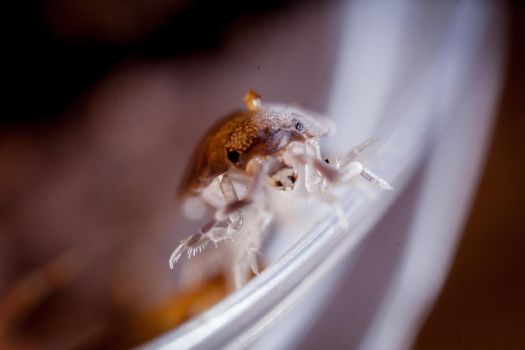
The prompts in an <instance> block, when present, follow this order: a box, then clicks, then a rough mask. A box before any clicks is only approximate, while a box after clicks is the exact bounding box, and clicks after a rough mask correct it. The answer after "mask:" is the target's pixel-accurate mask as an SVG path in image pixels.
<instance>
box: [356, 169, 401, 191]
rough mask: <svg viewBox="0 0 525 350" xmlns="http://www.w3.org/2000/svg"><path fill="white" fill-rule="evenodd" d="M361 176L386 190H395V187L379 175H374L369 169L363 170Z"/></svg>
mask: <svg viewBox="0 0 525 350" xmlns="http://www.w3.org/2000/svg"><path fill="white" fill-rule="evenodd" d="M361 176H362V177H364V178H365V179H366V180H368V181H370V182H371V183H373V184H376V185H378V186H379V187H381V188H383V189H385V190H393V189H394V187H392V186H390V184H389V183H388V182H386V180H384V179H383V178H381V177H380V176H379V175H376V174H374V173H373V172H372V171H371V170H369V169H367V168H363V170H361Z"/></svg>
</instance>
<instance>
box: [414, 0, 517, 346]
mask: <svg viewBox="0 0 525 350" xmlns="http://www.w3.org/2000/svg"><path fill="white" fill-rule="evenodd" d="M509 15H510V23H509V28H508V30H509V32H508V35H509V36H510V51H509V56H508V65H507V72H506V79H505V83H504V88H503V94H502V97H501V101H500V103H499V107H498V109H497V112H496V113H497V118H496V124H495V128H494V134H493V138H492V142H491V145H490V149H489V152H488V158H487V162H486V164H485V166H484V173H483V176H482V179H481V183H480V186H479V189H478V191H477V194H476V196H475V201H474V205H473V207H472V210H471V213H470V216H469V218H468V221H467V224H466V227H465V230H464V233H463V238H462V239H461V242H460V245H459V248H458V251H457V254H456V257H455V259H454V263H453V266H452V269H451V271H450V274H449V276H448V278H447V281H446V284H445V286H444V288H443V291H442V292H441V295H440V296H439V299H438V301H437V303H436V305H435V306H434V309H433V310H432V312H431V314H430V316H429V317H428V319H427V321H426V322H425V324H424V326H423V329H422V330H421V332H420V334H419V337H418V339H417V342H416V344H415V348H416V349H524V348H525V258H524V256H525V250H524V249H525V183H524V181H523V179H524V178H525V93H524V92H525V6H524V5H523V3H522V2H519V1H514V2H512V3H511V4H510V6H509Z"/></svg>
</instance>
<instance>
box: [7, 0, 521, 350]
mask: <svg viewBox="0 0 525 350" xmlns="http://www.w3.org/2000/svg"><path fill="white" fill-rule="evenodd" d="M310 3H313V4H315V2H313V1H312V2H310ZM295 4H296V2H295V1H291V0H290V1H286V0H273V1H263V0H257V1H230V2H221V1H212V0H196V1H191V0H155V1H147V0H133V1H124V0H94V1H93V0H91V1H90V0H71V1H67V0H45V1H27V2H10V3H9V5H4V6H6V8H5V9H4V16H5V17H6V20H5V23H4V27H5V28H6V29H5V31H4V33H5V34H4V35H5V37H6V39H5V41H4V42H3V43H2V51H3V53H4V59H5V60H6V62H5V63H4V64H3V72H2V82H3V84H4V86H5V88H4V91H5V92H4V97H3V99H2V101H3V103H4V108H3V113H2V116H3V118H2V122H1V124H0V296H2V295H4V296H3V297H1V298H4V299H3V303H2V299H0V325H2V322H3V321H4V322H7V321H6V320H7V319H8V318H9V317H12V314H13V313H14V314H16V317H15V318H21V319H23V315H24V313H26V312H28V311H27V310H22V311H20V310H17V311H13V310H11V309H10V306H12V303H10V304H9V303H8V301H9V300H7V301H6V299H5V298H7V297H9V292H11V293H12V292H13V284H15V281H19V279H20V277H21V276H27V275H28V274H29V275H30V274H31V273H32V272H34V271H35V269H38V267H39V266H42V264H48V262H49V261H50V260H51V261H52V263H51V264H55V263H56V265H57V266H58V268H55V267H54V266H55V265H52V266H51V271H52V275H53V276H55V279H54V280H53V281H54V283H56V285H57V286H61V285H63V284H66V283H67V281H68V280H69V279H73V278H75V276H76V272H75V269H78V270H82V264H83V263H82V258H79V257H78V256H77V255H75V254H76V252H73V253H71V252H70V251H69V250H68V249H69V248H68V247H70V246H74V245H75V243H78V242H77V241H76V240H75V239H74V238H72V237H68V236H67V235H68V232H77V233H78V235H79V236H80V235H91V232H94V231H97V229H98V228H97V226H96V225H94V226H89V225H90V224H89V223H92V222H97V220H98V221H101V220H102V219H103V220H105V222H106V223H107V222H109V223H110V224H111V223H113V224H114V225H115V229H114V230H113V231H111V232H113V233H114V236H115V237H128V235H129V237H139V235H138V234H136V235H135V236H133V235H132V234H130V233H129V232H128V231H126V230H122V228H118V229H117V228H116V224H115V222H116V221H118V220H129V225H128V227H127V228H126V229H128V230H129V231H133V232H135V231H143V229H144V227H151V226H154V225H155V223H154V222H151V221H152V219H150V218H146V217H140V215H145V214H143V213H144V212H154V211H155V210H157V209H158V208H159V207H158V206H157V204H156V202H155V201H154V200H153V198H155V196H156V193H155V192H152V193H148V195H144V193H147V189H145V188H144V187H145V185H144V183H145V181H144V179H148V181H157V180H158V179H156V178H154V177H153V180H152V177H148V176H147V175H145V173H144V174H143V173H140V172H139V171H138V170H137V168H139V167H141V166H140V165H137V164H141V163H140V162H141V161H143V160H144V159H146V158H151V157H155V156H156V155H153V154H149V153H147V152H146V151H145V152H146V153H144V154H141V155H140V156H141V157H143V159H142V158H140V157H139V158H138V159H135V158H133V159H131V158H129V159H128V158H126V156H129V155H128V154H125V153H119V154H103V153H104V152H102V151H101V149H103V147H104V146H107V145H108V143H107V142H114V143H112V144H111V145H113V146H115V147H116V149H117V151H116V152H118V151H119V149H118V148H119V147H122V148H124V146H123V145H126V143H125V142H124V141H121V140H115V139H114V138H112V135H113V134H111V133H109V134H105V133H104V132H102V131H100V130H101V129H103V126H107V125H109V126H110V127H114V128H116V129H118V128H119V124H118V123H119V119H118V118H116V119H114V120H113V119H107V120H106V119H105V118H104V116H103V115H101V114H97V111H99V110H102V111H104V110H105V109H104V108H106V107H107V106H106V105H104V106H106V107H104V108H102V107H100V106H99V105H97V103H94V102H93V101H95V102H97V101H98V103H100V99H101V97H100V91H102V92H103V93H104V94H105V97H104V98H106V99H107V101H110V103H112V102H115V101H119V100H121V99H123V100H124V101H126V94H122V95H124V96H123V97H122V96H121V95H119V94H114V93H113V91H114V90H115V89H112V88H113V87H115V86H116V87H117V89H116V90H118V88H119V87H121V86H122V84H123V85H125V84H126V81H127V80H126V79H128V78H125V79H124V81H123V82H122V81H120V80H118V79H117V80H116V82H115V80H114V76H113V75H112V74H113V73H114V71H115V70H117V71H119V72H120V73H119V74H121V75H123V76H127V74H128V73H129V76H130V78H129V79H136V80H135V83H136V84H141V83H144V86H146V88H145V89H147V86H148V85H147V84H148V83H149V81H145V82H144V81H143V80H141V79H142V78H140V77H139V78H136V76H135V75H134V74H135V73H134V71H133V70H132V69H128V67H134V66H135V65H137V64H138V63H140V65H148V64H159V63H160V64H162V62H163V61H164V60H165V59H167V58H169V59H172V60H174V61H175V62H177V63H178V64H185V63H188V62H190V61H191V60H194V59H196V58H197V59H199V57H201V56H199V55H205V54H206V53H210V52H215V53H216V52H220V51H221V43H222V42H223V40H224V38H225V37H227V36H228V35H230V34H231V33H233V32H235V31H243V30H247V29H246V28H250V25H251V23H254V22H257V21H261V20H264V18H265V16H271V15H272V14H275V13H277V12H279V11H283V10H285V9H286V8H288V7H290V6H294V5H295ZM313 6H315V5H313ZM508 15H509V19H510V21H509V28H508V29H509V30H508V35H509V38H510V46H509V54H508V66H507V73H506V79H505V83H504V90H503V95H502V98H501V102H500V105H499V108H498V109H497V117H496V119H495V120H496V122H495V126H494V135H493V139H492V143H491V146H490V149H489V152H488V159H487V163H486V165H485V167H484V174H483V177H482V180H481V183H480V187H479V190H478V192H477V194H476V197H475V202H474V205H473V208H472V212H471V214H470V216H469V219H468V222H467V225H466V228H465V232H464V234H463V238H462V239H461V243H460V245H459V249H458V252H457V255H456V258H455V260H454V264H453V266H452V270H451V273H450V275H449V277H448V279H447V282H446V284H445V287H444V289H443V291H442V293H441V295H440V297H439V299H438V301H437V303H436V305H435V307H434V309H433V311H432V312H431V314H430V316H429V318H428V319H427V321H426V322H425V324H424V326H423V328H422V330H421V332H420V334H419V337H418V339H417V342H416V344H415V348H417V349H443V348H445V349H494V348H504V349H521V348H524V347H525V333H524V332H523V330H524V329H525V298H524V297H523V296H524V295H525V259H524V258H523V256H524V253H523V251H524V249H525V185H524V180H523V178H524V176H525V162H524V160H525V119H524V117H523V114H524V113H525V108H524V107H525V103H524V100H525V96H524V94H523V91H524V89H525V83H524V81H525V74H524V73H525V72H524V62H525V40H524V38H525V36H524V34H525V7H524V5H522V4H521V3H520V2H519V1H514V2H509V3H508ZM253 68H254V69H257V70H259V69H260V67H253ZM122 72H124V73H122ZM119 79H122V77H120V78H119ZM119 84H120V85H119ZM107 86H109V87H110V88H107ZM124 90H125V89H124ZM154 93H155V92H152V94H154ZM128 97H129V96H128ZM129 98H131V99H133V98H134V95H133V94H132V95H131V97H129ZM104 101H105V102H104ZM104 101H103V103H108V102H107V101H106V100H104ZM161 102H162V101H161ZM195 102H196V103H198V99H197V98H196V99H195ZM115 103H117V102H115ZM100 108H102V109H100ZM107 108H109V107H107ZM189 125H190V124H187V125H185V126H189ZM160 129H162V125H160V126H159V130H160ZM137 130H138V131H137ZM130 132H131V133H133V132H140V125H138V126H136V130H135V129H130ZM164 136H166V135H164ZM168 136H170V135H167V136H166V137H167V138H168ZM171 136H172V135H171ZM93 138H94V139H95V140H96V142H95V143H94V145H92V146H90V147H86V143H85V142H84V141H85V140H87V139H93ZM156 138H157V136H156V135H153V136H151V140H149V141H147V142H150V141H151V142H154V141H155V140H156ZM119 142H124V143H119ZM145 142H146V141H145ZM147 142H146V146H148V145H149V144H148V143H147ZM157 146H158V145H157ZM168 146H169V147H171V149H176V147H177V144H169V145H168ZM152 149H155V147H153V146H152ZM169 149H170V148H168V150H169ZM132 150H133V149H132ZM122 152H123V151H122ZM112 157H113V158H112ZM115 159H118V160H115ZM122 159H124V160H122ZM68 162H69V163H68ZM66 163H68V164H75V166H72V167H69V166H63V165H62V164H66ZM108 164H110V165H111V167H109V165H108ZM95 165H98V166H100V167H104V166H105V165H106V166H107V168H109V169H111V172H110V173H109V174H108V173H103V172H100V171H98V170H96V169H95V168H94V166H95ZM144 167H147V165H145V166H144ZM155 170H158V171H159V172H161V171H166V169H165V168H158V169H156V168H153V169H152V171H155ZM130 173H133V174H134V175H133V176H132V175H130ZM93 178H96V181H97V183H98V184H101V185H100V186H98V185H97V186H94V187H89V186H88V185H85V184H89V183H91V182H89V180H92V179H93ZM122 178H126V180H125V181H122V180H121V179H122ZM162 180H163V181H165V182H166V184H169V183H170V182H169V178H168V177H166V178H162ZM65 182H70V183H65ZM173 182H174V181H173ZM69 185H71V186H69ZM68 186H69V187H68ZM82 186H83V187H82ZM77 187H82V188H83V190H82V191H81V192H76V191H77V190H75V188H77ZM115 188H116V190H115ZM53 189H55V190H57V191H56V192H53V197H51V196H48V194H49V193H51V192H47V191H53ZM137 189H138V190H137ZM109 190H111V191H114V190H115V191H116V192H115V193H117V194H112V195H111V196H109V198H108V196H107V195H106V194H107V193H108V191H109ZM141 190H143V191H142V192H141ZM112 193H113V192H112ZM157 197H158V196H157ZM46 198H47V199H46ZM48 198H56V202H53V201H51V202H49V201H48ZM162 198H163V200H164V201H166V202H168V201H169V200H172V197H170V195H164V197H162ZM102 202H105V204H104V205H100V203H102ZM64 203H65V204H64ZM71 203H75V204H74V205H77V206H78V208H76V209H78V210H73V209H75V208H73V209H71V208H69V207H70V206H71ZM144 203H146V204H144ZM93 207H96V209H97V210H96V211H95V212H94V213H91V214H90V215H91V216H89V217H82V218H81V220H80V219H79V218H75V217H73V216H71V214H70V213H73V212H82V209H83V208H93ZM43 208H50V209H49V210H47V209H46V210H43ZM115 208H117V209H118V210H117V209H115ZM70 209H71V211H68V210H70ZM171 210H174V209H173V208H171ZM61 213H62V214H63V215H64V216H61V215H60V214H61ZM115 213H118V214H116V215H117V216H116V217H113V216H112V215H115ZM137 217H138V218H137ZM101 218H102V219H101ZM134 220H135V221H134ZM140 220H142V221H140ZM148 220H149V221H148ZM79 221H81V222H82V223H83V224H82V225H84V224H85V225H86V226H85V227H84V226H83V227H79V226H78V222H79ZM137 222H141V223H142V225H143V226H138V227H136V226H137V225H136V223H137ZM144 222H145V223H144ZM46 225H47V226H46ZM35 227H38V231H37V232H38V235H39V236H38V237H34V236H32V234H33V233H34V232H35V231H34V228H35ZM56 227H59V230H58V231H56V230H55V229H56ZM100 240H108V238H107V237H102V238H100V237H96V235H94V237H93V238H92V239H90V240H88V244H86V243H85V241H82V242H83V244H86V245H87V246H88V247H90V248H89V249H92V250H94V251H97V247H98V246H100V242H101V241H100ZM144 240H145V239H144ZM104 242H105V244H104V246H109V247H110V248H108V249H109V252H98V251H97V253H96V254H99V255H97V256H101V258H100V259H99V260H98V261H96V262H91V263H92V264H94V266H93V269H94V270H96V268H97V266H98V267H100V266H102V267H103V266H106V265H109V263H108V261H113V260H116V259H117V256H113V254H116V253H115V252H116V251H119V252H120V251H122V249H123V248H122V247H119V246H117V244H116V243H115V244H113V243H111V242H110V244H108V243H107V241H104ZM141 242H142V241H141ZM130 249H131V248H130ZM63 251H67V252H68V253H67V254H73V256H74V258H73V260H75V261H76V262H77V263H78V262H79V261H80V262H79V263H78V265H79V266H76V265H75V264H73V265H74V266H73V267H71V268H70V269H66V270H65V271H64V269H63V268H62V267H61V265H60V264H59V263H57V262H56V261H55V260H53V259H54V257H55V256H56V255H57V253H59V252H63ZM84 253H85V252H84V251H83V252H82V253H80V255H83V254H84ZM129 254H132V252H130V253H129ZM120 257H121V256H120V255H119V256H118V258H120ZM60 259H62V260H65V261H66V262H70V260H71V259H72V258H71V255H66V256H62V255H60V258H59V260H58V262H60ZM97 264H100V265H97ZM46 266H48V265H46ZM117 270H118V268H117ZM115 276H117V277H115ZM112 278H117V280H118V285H119V286H124V287H125V288H128V287H129V288H128V289H129V290H126V293H136V294H137V295H142V294H141V293H144V292H143V291H141V290H140V288H139V287H136V286H133V285H131V284H132V283H131V282H129V278H130V276H128V275H126V274H124V275H122V274H116V275H112V276H111V277H108V278H107V280H106V281H105V282H100V283H99V284H97V285H95V286H93V285H92V284H90V280H89V278H86V280H85V281H83V282H82V281H81V282H79V283H78V285H77V286H76V289H74V290H72V291H69V292H67V293H62V294H59V295H58V296H57V297H55V298H54V299H51V300H50V301H49V303H48V304H47V309H46V306H45V305H44V306H43V307H39V309H38V311H39V312H41V313H42V314H46V312H47V313H49V312H50V310H59V312H60V311H64V310H66V309H68V308H71V307H72V306H71V305H73V304H72V302H73V301H77V299H75V298H73V297H72V295H78V294H80V295H81V296H82V295H83V294H82V293H84V294H86V295H87V294H90V293H91V294H97V295H107V294H111V295H110V296H109V297H105V298H106V299H111V300H106V299H104V298H99V299H97V301H96V302H94V301H93V300H91V298H90V296H82V297H81V300H82V303H80V304H79V305H78V310H75V313H74V314H73V316H69V317H66V318H60V319H58V320H57V319H53V318H51V320H52V321H53V322H50V323H48V325H47V327H46V326H43V327H42V320H46V322H47V321H49V318H45V317H43V316H42V317H43V318H40V319H39V318H36V319H35V321H33V323H31V322H29V324H24V325H23V326H24V327H25V328H23V332H27V333H23V334H31V337H22V338H23V339H22V340H15V341H14V342H13V343H11V340H9V342H7V340H4V338H2V337H3V336H5V334H6V333H4V332H6V331H5V329H0V348H4V347H6V346H8V347H10V348H15V347H19V348H24V349H26V348H27V349H29V348H38V347H37V344H39V342H50V341H51V340H50V339H54V337H57V335H58V336H60V332H57V331H56V329H54V328H53V327H56V326H57V325H60V326H61V327H65V328H64V329H65V331H66V332H67V333H68V337H70V339H69V340H67V341H64V342H62V343H59V345H60V346H59V347H65V348H67V347H68V346H71V344H76V343H75V342H81V341H82V339H85V338H86V337H87V338H89V337H91V336H92V335H93V334H95V335H97V336H99V335H100V334H101V333H104V332H105V328H104V327H105V326H107V324H108V323H111V322H114V321H115V322H116V321H119V320H120V317H122V315H123V312H122V310H127V309H128V308H129V305H130V304H131V302H129V301H127V300H128V299H130V300H134V299H133V298H132V297H130V296H129V295H128V294H123V292H122V291H121V289H119V287H115V286H114V285H115V283H114V282H112V280H111V279H112ZM30 282H34V281H30ZM147 283H148V282H147V281H144V284H147ZM124 287H122V288H124ZM134 288H138V289H137V290H135V289H134ZM34 290H37V291H38V288H36V287H35V289H34ZM108 290H110V293H108ZM130 290H131V292H130ZM14 291H15V292H16V288H15V289H14ZM5 295H7V297H6V296H5ZM122 295H124V296H122ZM101 300H102V301H101ZM21 305H24V302H23V301H22V302H21ZM74 305H76V304H74ZM115 305H116V306H115ZM108 310H109V311H108ZM19 312H21V314H22V315H19V314H18V313H19ZM6 315H7V316H6ZM78 315H81V316H78ZM73 320H74V322H72V321H73ZM94 320H96V322H94ZM98 320H103V321H101V322H99V321H98ZM73 323H74V324H76V325H78V326H79V327H83V332H80V333H78V332H77V333H75V332H76V330H75V327H74V326H73ZM94 323H96V324H97V326H92V325H93V324H94ZM3 325H4V326H5V325H6V323H3ZM83 325H84V326H83ZM88 326H89V327H88ZM90 327H91V328H90ZM0 328H1V327H0ZM64 329H63V331H64ZM101 329H103V330H101ZM15 333H16V332H15ZM15 338H16V337H15ZM5 339H7V338H5ZM2 341H5V343H4V344H3V343H2ZM51 344H54V345H57V343H52V342H51ZM57 346H58V345H57Z"/></svg>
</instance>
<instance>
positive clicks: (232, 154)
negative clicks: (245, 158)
mask: <svg viewBox="0 0 525 350" xmlns="http://www.w3.org/2000/svg"><path fill="white" fill-rule="evenodd" d="M240 156H241V155H240V154H239V152H237V151H228V159H229V160H230V162H232V163H237V162H238V161H239V158H240Z"/></svg>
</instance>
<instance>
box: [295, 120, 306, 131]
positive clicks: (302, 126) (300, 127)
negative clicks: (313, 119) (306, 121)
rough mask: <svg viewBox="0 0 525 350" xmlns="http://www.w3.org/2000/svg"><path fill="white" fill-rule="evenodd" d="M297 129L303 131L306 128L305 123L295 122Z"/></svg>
mask: <svg viewBox="0 0 525 350" xmlns="http://www.w3.org/2000/svg"><path fill="white" fill-rule="evenodd" d="M295 129H296V130H297V131H299V132H300V131H303V130H304V125H303V123H301V122H297V123H295Z"/></svg>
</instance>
